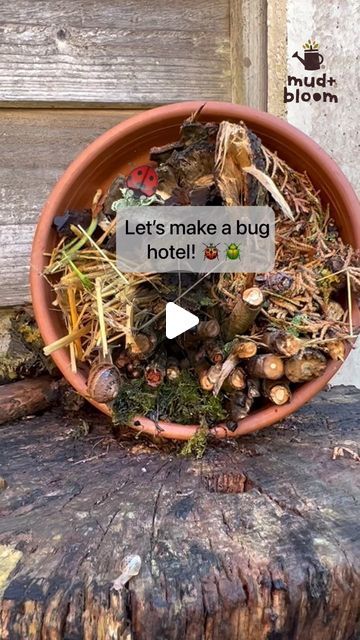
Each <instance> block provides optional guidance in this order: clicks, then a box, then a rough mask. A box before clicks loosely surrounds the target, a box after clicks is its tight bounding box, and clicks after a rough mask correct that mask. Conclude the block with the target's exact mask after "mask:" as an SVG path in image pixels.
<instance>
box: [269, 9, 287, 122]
mask: <svg viewBox="0 0 360 640" xmlns="http://www.w3.org/2000/svg"><path fill="white" fill-rule="evenodd" d="M267 5H268V6H267V13H268V18H267V23H268V24H267V27H268V28H267V60H268V64H267V73H268V82H267V84H268V97H267V110H268V111H269V112H270V113H272V114H274V115H275V116H279V117H284V116H285V114H286V108H285V104H284V86H285V84H286V75H287V23H286V19H287V0H268V3H267Z"/></svg>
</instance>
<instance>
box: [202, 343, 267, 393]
mask: <svg viewBox="0 0 360 640" xmlns="http://www.w3.org/2000/svg"><path fill="white" fill-rule="evenodd" d="M256 351H257V346H256V344H255V342H252V341H251V340H234V341H233V344H232V347H231V350H230V355H229V356H228V357H227V358H226V360H225V361H224V362H223V364H222V368H221V372H220V375H219V377H218V379H217V381H216V383H215V385H214V390H213V393H214V395H215V396H217V395H218V393H219V391H220V389H221V387H222V385H223V383H224V382H225V380H226V378H228V376H229V375H230V374H231V372H232V371H233V369H235V367H236V366H237V364H238V363H239V361H240V359H242V358H243V359H248V358H249V357H251V356H250V354H252V355H254V353H256Z"/></svg>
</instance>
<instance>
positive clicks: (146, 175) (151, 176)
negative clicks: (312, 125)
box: [126, 164, 159, 196]
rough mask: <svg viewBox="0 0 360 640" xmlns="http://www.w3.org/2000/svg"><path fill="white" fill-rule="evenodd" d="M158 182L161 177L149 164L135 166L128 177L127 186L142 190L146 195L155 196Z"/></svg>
mask: <svg viewBox="0 0 360 640" xmlns="http://www.w3.org/2000/svg"><path fill="white" fill-rule="evenodd" d="M158 184H159V179H158V177H157V173H156V171H155V169H153V168H152V167H149V165H147V164H143V165H141V167H135V169H133V170H132V171H131V172H130V173H129V175H128V177H127V178H126V186H127V187H128V188H129V189H134V190H135V191H141V193H143V194H144V195H145V196H153V195H154V193H155V191H156V189H157V186H158Z"/></svg>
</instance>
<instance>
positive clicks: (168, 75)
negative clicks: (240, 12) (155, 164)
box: [0, 0, 231, 107]
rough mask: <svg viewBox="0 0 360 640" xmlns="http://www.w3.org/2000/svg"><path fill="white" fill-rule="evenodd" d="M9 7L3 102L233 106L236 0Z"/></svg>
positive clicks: (5, 9) (23, 1)
mask: <svg viewBox="0 0 360 640" xmlns="http://www.w3.org/2000/svg"><path fill="white" fill-rule="evenodd" d="M2 5H3V6H2V7H1V16H0V101H2V102H3V103H4V102H5V103H6V102H7V103H9V104H14V103H17V104H19V103H20V104H24V103H30V106H35V105H39V104H42V103H54V104H56V105H59V104H60V105H61V104H70V105H78V106H81V105H92V106H93V105H95V104H96V105H98V106H100V105H110V106H111V105H121V106H122V107H124V106H125V105H134V104H136V105H139V104H140V105H146V104H159V103H164V102H175V101H178V100H188V99H191V100H197V99H218V100H231V74H230V68H229V67H230V53H229V0H217V2H213V0H198V1H197V2H195V3H194V2H193V0H182V1H181V2H168V0H159V1H158V2H156V3H154V2H144V0H121V2H119V0H91V1H88V0H76V1H75V2H73V1H72V0H58V1H57V2H52V1H51V0H42V1H41V2H31V1H29V0H17V1H16V2H12V3H11V2H9V3H2Z"/></svg>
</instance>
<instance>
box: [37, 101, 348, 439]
mask: <svg viewBox="0 0 360 640" xmlns="http://www.w3.org/2000/svg"><path fill="white" fill-rule="evenodd" d="M203 104H204V102H203V101H192V102H179V103H175V104H169V105H164V106H162V107H157V108H155V109H151V110H149V111H145V112H141V113H139V114H138V115H135V116H132V117H131V118H129V119H127V120H125V121H123V122H121V123H120V124H118V125H116V126H115V127H112V128H111V129H109V131H106V132H105V133H103V134H102V135H100V136H99V137H98V138H96V139H95V140H94V141H93V142H92V143H91V144H90V145H88V146H87V147H86V148H85V149H84V150H83V151H82V152H81V153H80V154H79V155H78V156H77V157H76V158H75V159H74V160H73V162H72V163H71V164H70V165H69V166H68V168H67V169H66V170H65V172H64V173H63V175H62V176H61V178H60V179H59V181H58V182H57V184H56V185H55V187H54V188H53V190H52V192H51V193H50V196H49V197H48V199H47V201H46V203H45V205H44V207H43V210H42V213H41V216H40V218H39V221H38V225H37V228H36V232H35V236H34V240H33V246H32V253H31V269H30V284H31V294H32V302H33V308H34V314H35V318H36V321H37V323H38V326H39V329H40V332H41V335H42V337H43V340H44V343H45V344H46V345H47V344H50V343H51V342H53V341H54V340H56V339H57V338H58V337H59V336H58V334H57V332H56V331H55V330H54V327H53V322H52V317H51V313H50V310H49V309H48V305H47V300H46V290H47V288H48V287H49V285H48V284H47V282H46V280H45V279H44V278H43V276H42V269H43V267H44V257H43V252H44V248H45V247H46V246H47V240H48V235H49V229H50V227H51V224H52V220H53V217H54V215H55V213H56V212H58V210H59V206H58V204H59V202H60V200H61V198H62V195H63V193H64V191H65V192H66V191H69V190H71V189H72V188H75V189H76V185H77V184H78V182H79V178H80V177H81V174H82V172H83V170H84V167H85V166H86V165H88V164H90V162H92V161H94V160H96V157H98V156H99V154H101V153H102V152H104V151H105V150H106V149H107V147H109V146H110V145H112V144H114V142H116V141H117V140H119V138H120V139H121V138H122V137H123V136H125V135H126V136H129V135H131V136H133V137H132V144H133V143H136V140H137V139H141V137H142V136H141V135H139V130H141V129H143V128H146V130H149V129H151V130H152V131H153V132H156V130H157V129H156V127H157V126H159V124H160V130H161V131H164V129H166V128H167V127H164V126H163V125H161V123H162V122H163V121H165V120H166V121H168V122H169V125H168V126H169V128H171V127H172V126H173V125H174V123H176V122H179V124H180V122H182V121H183V120H184V119H185V118H186V117H188V116H189V115H190V113H193V112H194V111H196V110H197V109H198V108H199V107H200V106H201V105H203ZM212 118H216V119H217V120H219V118H221V119H232V120H244V121H245V122H246V121H248V122H250V126H254V122H255V123H256V124H258V125H259V127H260V128H261V126H262V125H263V126H265V127H266V128H268V129H271V130H272V134H273V135H274V137H278V136H279V137H280V138H282V145H283V146H284V139H287V141H288V142H287V146H288V148H289V149H291V148H292V146H294V147H296V148H297V150H301V152H302V154H306V155H308V156H311V157H312V158H313V159H314V160H315V162H314V165H315V168H314V174H319V172H321V173H322V174H323V175H324V174H326V175H327V177H328V178H329V189H330V188H331V191H330V192H333V193H335V194H336V193H339V192H340V193H341V199H342V206H343V209H345V210H346V212H347V222H348V224H349V225H350V226H351V229H352V233H353V237H354V242H353V244H354V246H355V248H360V225H359V222H358V219H359V218H360V206H359V201H358V199H357V196H356V194H355V192H354V191H353V189H352V187H351V185H350V183H349V182H348V180H347V178H346V177H345V175H344V174H343V172H342V171H341V169H340V168H339V167H338V166H337V165H336V163H335V162H334V161H333V160H332V159H331V158H330V157H329V156H328V155H327V153H326V152H325V151H324V150H323V149H322V148H321V147H320V146H319V145H318V144H317V143H316V142H314V141H313V140H312V139H311V138H309V137H308V136H307V135H306V134H304V133H302V132H301V131H299V130H298V129H296V128H295V127H293V126H292V125H290V124H289V123H288V122H285V121H283V120H281V119H280V118H277V117H275V116H273V115H271V114H268V113H264V112H262V111H259V110H257V109H252V108H250V107H246V106H241V105H235V104H231V103H226V102H212V101H209V102H206V103H205V107H204V108H203V110H202V112H201V119H202V120H209V121H210V120H211V119H212ZM319 167H320V169H319ZM76 190H77V189H76ZM327 193H329V190H328V191H327ZM357 218H358V219H357ZM353 318H354V323H355V325H359V324H360V314H359V310H358V309H357V308H353ZM349 351H350V347H349V348H348V349H347V354H348V353H349ZM52 358H53V360H54V362H55V364H56V365H57V367H58V368H59V369H60V371H61V372H62V374H63V375H64V377H65V378H66V379H67V380H68V382H69V383H70V384H71V385H72V386H73V387H74V388H75V389H76V390H77V391H78V392H79V393H80V394H81V395H83V396H85V397H87V395H86V382H85V380H84V378H83V376H81V374H80V373H79V372H78V373H76V374H75V373H73V372H71V369H70V366H69V365H70V359H69V355H68V353H67V350H65V349H59V350H57V351H55V352H54V353H53V354H52ZM341 364H342V362H334V361H330V362H329V364H328V366H327V368H326V370H325V372H324V373H323V375H322V376H320V378H317V379H316V380H312V381H311V382H308V383H305V384H302V385H301V386H300V387H299V388H298V389H296V391H295V392H294V394H293V397H292V399H291V401H290V402H289V403H287V404H285V405H282V406H280V407H278V406H275V405H271V406H268V407H265V408H263V409H259V410H257V411H255V412H254V413H252V414H250V415H249V416H248V417H246V418H245V419H244V420H241V421H239V423H238V426H237V428H236V430H235V431H229V430H228V429H227V428H226V426H225V425H223V424H219V425H217V426H216V427H214V428H212V429H211V433H212V435H214V436H215V437H216V438H225V437H231V438H233V437H238V436H240V435H244V434H246V433H250V432H253V431H256V430H258V429H263V428H265V427H267V426H270V425H272V424H274V423H275V422H278V421H280V420H283V419H284V418H286V417H287V416H289V415H290V414H291V413H293V412H294V411H296V410H297V409H299V408H300V407H301V406H302V405H303V404H305V403H306V402H307V401H308V400H310V399H311V398H312V397H313V396H314V395H316V394H317V393H318V392H319V391H320V390H321V389H323V388H324V387H325V386H326V384H327V382H328V381H329V380H330V378H331V377H332V376H333V375H334V374H335V373H336V371H337V370H338V369H339V367H340V366H341ZM87 399H88V400H89V401H90V402H91V403H92V404H93V405H94V406H95V407H97V408H98V409H100V410H101V411H102V412H103V413H105V414H107V415H109V416H110V415H111V410H110V409H109V407H108V406H107V405H104V404H99V403H97V402H95V401H93V400H91V399H90V398H88V397H87ZM159 426H160V427H161V428H162V429H163V431H162V432H161V436H162V437H165V438H170V439H176V440H187V439H189V438H191V436H192V435H194V433H195V432H196V429H197V428H198V425H182V424H176V423H173V422H159ZM132 427H133V428H134V429H136V430H138V431H143V432H145V433H147V434H151V435H159V431H157V428H156V425H155V423H154V422H153V421H152V420H150V419H149V418H145V417H143V416H136V417H135V418H134V420H133V425H132Z"/></svg>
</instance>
